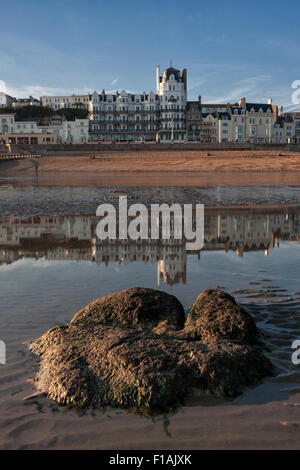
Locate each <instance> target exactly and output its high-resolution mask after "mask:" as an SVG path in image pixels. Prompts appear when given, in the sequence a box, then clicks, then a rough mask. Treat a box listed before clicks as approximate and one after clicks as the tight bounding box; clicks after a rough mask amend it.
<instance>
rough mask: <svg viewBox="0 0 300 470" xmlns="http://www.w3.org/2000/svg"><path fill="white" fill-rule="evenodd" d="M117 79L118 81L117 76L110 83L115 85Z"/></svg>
mask: <svg viewBox="0 0 300 470" xmlns="http://www.w3.org/2000/svg"><path fill="white" fill-rule="evenodd" d="M118 81H119V79H118V78H115V79H114V80H113V81H112V82H111V84H112V85H116V84H117V83H118Z"/></svg>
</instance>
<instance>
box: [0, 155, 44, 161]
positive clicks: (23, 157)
mask: <svg viewBox="0 0 300 470" xmlns="http://www.w3.org/2000/svg"><path fill="white" fill-rule="evenodd" d="M30 158H42V155H41V154H40V153H22V154H20V153H15V154H13V153H7V154H0V161H2V160H5V161H8V160H26V159H30Z"/></svg>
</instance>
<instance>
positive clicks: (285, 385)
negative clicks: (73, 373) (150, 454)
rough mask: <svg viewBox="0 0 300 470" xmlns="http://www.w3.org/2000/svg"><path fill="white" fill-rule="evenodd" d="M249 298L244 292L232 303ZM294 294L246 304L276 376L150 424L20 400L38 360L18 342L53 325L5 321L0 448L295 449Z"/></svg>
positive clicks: (298, 398)
mask: <svg viewBox="0 0 300 470" xmlns="http://www.w3.org/2000/svg"><path fill="white" fill-rule="evenodd" d="M257 277H259V273H258V275H257ZM267 281H268V280H267V279H260V280H258V279H257V280H256V284H257V285H258V287H257V289H258V292H259V293H260V294H261V295H262V297H264V298H265V300H267V298H268V297H266V296H264V291H265V294H266V292H267V291H270V290H273V293H274V296H276V294H277V288H276V287H275V286H272V284H271V282H272V281H271V280H269V281H268V282H267ZM263 282H265V283H267V285H262V283H263ZM248 284H249V283H248ZM254 291H255V290H254V289H247V288H246V285H245V289H243V290H241V291H240V296H241V297H240V300H242V299H244V300H247V296H248V295H249V292H254ZM296 294H297V293H296V292H295V293H294V294H293V295H292V300H287V299H286V300H285V304H284V305H281V304H277V305H268V304H266V305H265V306H262V304H260V305H257V304H253V303H251V304H250V305H249V308H250V311H251V313H252V314H253V315H254V317H255V318H256V321H257V322H258V324H259V326H260V327H261V328H263V330H264V333H265V335H266V341H267V345H268V347H269V355H270V356H269V357H270V358H271V359H272V361H273V362H274V363H275V364H276V366H277V367H278V372H279V375H278V376H277V377H275V378H268V379H266V380H265V381H264V383H263V384H261V385H260V386H259V387H256V388H253V389H249V390H248V391H246V392H245V393H244V394H243V395H241V396H240V397H238V398H236V399H235V400H234V401H233V402H223V403H222V402H221V403H219V404H215V403H213V402H211V400H210V399H209V398H207V399H206V401H205V402H203V401H202V402H200V403H199V399H198V398H196V397H190V398H189V399H188V400H187V403H186V405H185V406H183V407H181V408H179V409H178V410H177V411H176V412H175V413H174V414H166V415H164V416H160V417H156V418H149V417H148V418H147V417H144V416H137V415H134V414H130V413H128V412H127V411H125V410H119V409H111V408H103V409H92V410H91V409H90V410H78V411H75V410H67V409H64V408H61V407H59V406H57V405H56V404H55V402H52V401H50V400H48V399H46V398H41V397H38V398H31V399H25V400H24V398H26V397H28V396H29V395H31V394H32V393H33V392H34V388H33V385H32V384H31V383H30V379H31V378H33V377H34V375H35V373H36V372H37V370H38V359H37V358H36V357H35V356H33V355H32V354H30V353H29V351H28V349H27V346H26V344H24V342H25V341H26V340H31V339H34V338H35V337H38V336H39V335H40V334H41V333H43V332H44V331H46V329H47V328H50V327H52V326H54V324H57V322H58V320H59V318H57V314H56V313H55V311H54V310H53V309H51V313H50V315H49V314H48V315H47V316H45V315H40V314H39V313H37V311H36V312H35V313H34V314H32V315H31V317H30V318H24V316H23V317H21V316H20V315H19V314H18V313H17V312H16V313H15V314H13V315H12V317H10V318H8V319H7V320H6V322H5V323H6V324H5V326H6V339H7V341H8V344H9V351H8V359H9V361H8V362H9V364H8V365H7V366H1V369H0V372H1V381H0V385H1V402H0V428H1V433H0V449H118V450H122V449H182V450H184V449H299V447H300V444H299V442H300V440H299V439H300V406H299V404H300V385H299V372H298V370H297V367H296V366H295V367H294V368H293V367H291V361H290V351H289V349H290V344H291V341H292V339H293V338H295V337H297V332H298V319H297V316H298V315H297V305H298V303H299V298H298V296H297V295H296ZM236 295H239V294H238V292H236ZM252 300H253V299H252ZM284 313H285V315H284V316H283V314H284ZM67 316H72V315H70V314H68V315H67ZM63 318H64V320H65V316H64V317H63ZM61 319H62V318H61ZM9 335H11V336H9Z"/></svg>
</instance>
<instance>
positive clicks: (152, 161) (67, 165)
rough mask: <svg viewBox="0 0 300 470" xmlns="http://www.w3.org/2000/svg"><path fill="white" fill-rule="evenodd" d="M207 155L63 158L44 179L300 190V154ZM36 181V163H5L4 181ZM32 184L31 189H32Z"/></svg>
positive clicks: (44, 164) (47, 164) (48, 162)
mask: <svg viewBox="0 0 300 470" xmlns="http://www.w3.org/2000/svg"><path fill="white" fill-rule="evenodd" d="M207 153H208V152H205V151H185V152H179V151H173V152H152V153H151V152H149V151H145V152H142V151H140V152H132V153H119V154H118V153H112V152H111V153H99V154H95V159H91V158H90V155H66V154H64V155H59V154H56V153H52V154H51V152H49V155H46V156H43V158H42V159H41V160H38V161H37V162H38V165H39V167H38V179H39V181H41V182H42V183H44V184H47V185H60V186H65V185H68V186H76V185H78V186H88V185H90V186H93V185H97V186H102V187H105V186H106V187H108V186H111V185H120V186H134V185H138V186H197V185H201V186H216V185H228V186H236V185H239V186H243V185H244V186H248V185H253V184H257V185H268V184H272V185H281V186H284V185H297V184H298V183H299V181H300V153H298V152H294V153H293V152H282V156H279V152H278V151H275V150H274V151H212V152H210V153H211V156H207ZM1 176H2V177H10V178H13V177H15V178H24V182H23V184H27V183H28V182H30V179H32V178H34V179H36V172H35V164H34V160H31V159H30V160H20V161H11V162H0V178H1ZM28 184H29V183H28Z"/></svg>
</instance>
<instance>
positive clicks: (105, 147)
mask: <svg viewBox="0 0 300 470" xmlns="http://www.w3.org/2000/svg"><path fill="white" fill-rule="evenodd" d="M22 148H27V149H28V150H34V151H36V152H45V153H47V151H49V152H70V153H72V152H82V153H85V152H87V153H98V152H110V151H111V152H132V151H140V152H155V151H164V152H168V151H172V150H177V151H185V150H189V151H191V150H207V151H212V150H215V151H217V150H277V151H280V150H286V151H293V152H298V151H300V144H243V143H236V144H233V143H230V142H224V143H198V142H197V143H192V142H189V143H182V144H179V143H174V144H162V143H160V144H156V143H138V144H134V143H128V144H122V143H118V144H103V143H101V144H93V143H87V144H52V145H23V146H22Z"/></svg>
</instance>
